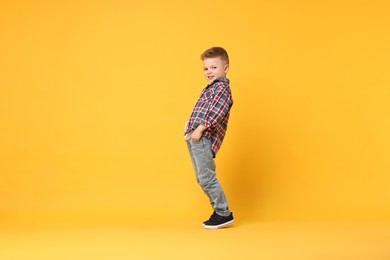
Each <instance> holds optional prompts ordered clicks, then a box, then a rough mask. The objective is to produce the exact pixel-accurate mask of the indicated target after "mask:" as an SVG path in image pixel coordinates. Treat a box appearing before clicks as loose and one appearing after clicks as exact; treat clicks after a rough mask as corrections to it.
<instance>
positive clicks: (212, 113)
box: [201, 85, 233, 127]
mask: <svg viewBox="0 0 390 260" xmlns="http://www.w3.org/2000/svg"><path fill="white" fill-rule="evenodd" d="M232 104H233V101H232V99H231V94H230V92H229V91H228V90H227V88H226V87H225V86H224V85H218V86H217V87H216V89H215V91H214V93H213V95H212V97H210V106H209V108H208V110H207V112H206V114H205V117H204V118H203V120H202V122H201V124H202V125H204V126H206V127H213V126H215V125H216V124H218V123H220V122H221V121H222V119H223V118H224V117H225V115H226V114H227V113H228V112H229V109H230V107H231V106H232Z"/></svg>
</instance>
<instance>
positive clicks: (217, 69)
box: [184, 47, 234, 229]
mask: <svg viewBox="0 0 390 260" xmlns="http://www.w3.org/2000/svg"><path fill="white" fill-rule="evenodd" d="M201 59H202V61H203V71H204V76H205V77H206V80H207V81H208V82H209V83H210V84H209V85H207V87H205V88H204V89H203V91H202V93H201V94H200V97H199V98H198V101H197V102H196V104H195V106H194V108H193V110H192V113H191V116H190V119H189V120H188V122H187V124H186V126H185V130H184V138H185V140H186V141H187V146H188V150H189V152H190V156H191V160H192V164H193V167H194V171H195V176H196V180H197V182H198V184H199V185H200V186H201V187H202V189H203V191H204V192H205V193H206V195H207V196H208V198H209V200H210V203H211V206H212V207H213V209H214V213H213V214H212V215H211V217H210V219H209V220H207V221H205V222H203V227H204V228H207V229H217V228H222V227H226V226H228V225H230V224H232V223H233V222H234V218H233V214H232V213H231V212H230V210H229V207H228V203H227V200H226V197H225V194H224V192H223V190H222V187H221V185H220V183H219V181H218V180H217V178H216V174H215V168H216V167H215V162H214V158H215V156H216V154H217V152H218V150H219V148H220V147H221V145H222V141H223V139H224V137H225V134H226V129H227V124H228V120H229V114H230V108H231V107H232V105H233V99H232V94H231V91H230V88H229V80H228V79H227V78H226V74H227V72H228V70H229V57H228V54H227V52H226V51H225V50H224V49H223V48H221V47H213V48H210V49H208V50H206V51H205V52H204V53H203V54H202V55H201Z"/></svg>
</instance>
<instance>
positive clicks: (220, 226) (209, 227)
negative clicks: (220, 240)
mask: <svg viewBox="0 0 390 260" xmlns="http://www.w3.org/2000/svg"><path fill="white" fill-rule="evenodd" d="M233 223H234V219H233V220H230V221H228V222H225V223H223V224H219V225H215V226H208V225H205V224H203V227H204V228H205V229H219V228H223V227H227V226H229V225H231V224H233Z"/></svg>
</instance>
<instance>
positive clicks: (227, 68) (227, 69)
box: [225, 64, 229, 73]
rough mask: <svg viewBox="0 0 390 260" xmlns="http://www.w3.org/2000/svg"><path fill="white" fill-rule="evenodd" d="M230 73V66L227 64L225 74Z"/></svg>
mask: <svg viewBox="0 0 390 260" xmlns="http://www.w3.org/2000/svg"><path fill="white" fill-rule="evenodd" d="M228 71H229V64H226V65H225V73H228Z"/></svg>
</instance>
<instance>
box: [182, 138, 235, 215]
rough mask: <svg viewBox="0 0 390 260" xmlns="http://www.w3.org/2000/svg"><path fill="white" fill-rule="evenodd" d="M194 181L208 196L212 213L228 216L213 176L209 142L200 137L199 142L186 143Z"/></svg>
mask: <svg viewBox="0 0 390 260" xmlns="http://www.w3.org/2000/svg"><path fill="white" fill-rule="evenodd" d="M187 146H188V151H189V152H190V156H191V160H192V165H193V167H194V171H195V177H196V181H197V182H198V184H199V185H200V187H201V188H202V189H203V191H204V193H206V195H207V196H208V198H209V200H210V204H211V206H212V207H213V209H214V211H215V212H216V213H217V214H218V215H220V216H228V215H229V214H230V211H229V207H228V203H227V200H226V197H225V193H224V192H223V190H222V187H221V185H220V183H219V181H218V180H217V177H216V174H215V168H216V166H215V162H214V158H213V151H212V150H211V144H210V141H209V140H208V139H207V138H206V137H204V136H203V137H202V138H201V139H200V140H199V142H194V141H192V140H188V141H187Z"/></svg>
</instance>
